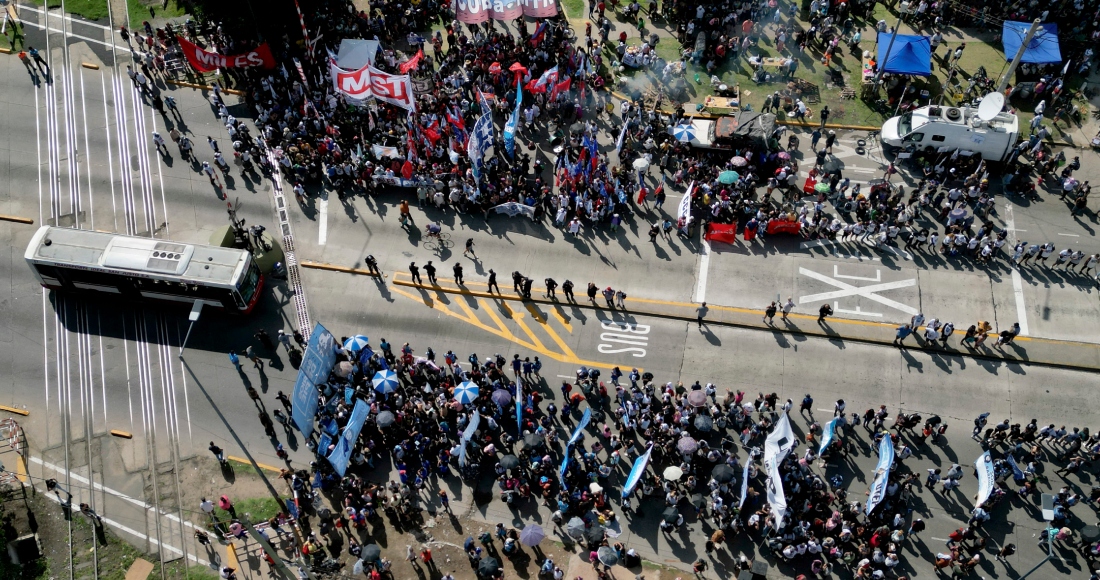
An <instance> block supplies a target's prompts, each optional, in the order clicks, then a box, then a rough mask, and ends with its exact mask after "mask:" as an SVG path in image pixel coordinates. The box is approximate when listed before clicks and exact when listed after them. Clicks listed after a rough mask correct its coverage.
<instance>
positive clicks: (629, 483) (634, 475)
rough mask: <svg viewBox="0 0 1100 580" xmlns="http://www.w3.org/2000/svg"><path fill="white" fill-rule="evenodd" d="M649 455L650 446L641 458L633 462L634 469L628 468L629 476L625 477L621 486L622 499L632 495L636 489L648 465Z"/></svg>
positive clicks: (651, 450) (651, 447)
mask: <svg viewBox="0 0 1100 580" xmlns="http://www.w3.org/2000/svg"><path fill="white" fill-rule="evenodd" d="M650 453H653V445H650V446H649V449H646V450H645V453H644V454H642V456H641V457H639V458H637V459H635V460H634V467H631V468H630V475H627V476H626V483H624V484H623V499H626V498H628V497H630V494H631V493H634V488H636V487H638V482H639V481H641V479H642V474H643V473H645V467H646V465H647V464H648V463H649V454H650Z"/></svg>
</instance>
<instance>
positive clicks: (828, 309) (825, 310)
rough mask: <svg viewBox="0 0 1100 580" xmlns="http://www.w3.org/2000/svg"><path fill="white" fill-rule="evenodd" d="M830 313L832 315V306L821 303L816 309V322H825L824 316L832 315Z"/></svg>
mask: <svg viewBox="0 0 1100 580" xmlns="http://www.w3.org/2000/svg"><path fill="white" fill-rule="evenodd" d="M832 315H833V307H832V306H829V305H828V304H822V305H821V308H820V309H818V311H817V323H818V324H821V323H823V322H825V317H826V316H832Z"/></svg>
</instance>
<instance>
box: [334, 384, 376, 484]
mask: <svg viewBox="0 0 1100 580" xmlns="http://www.w3.org/2000/svg"><path fill="white" fill-rule="evenodd" d="M369 413H370V405H368V404H367V403H366V402H364V401H363V399H359V400H357V401H355V408H354V409H352V410H351V417H350V418H348V424H347V426H345V427H344V432H343V433H341V434H340V438H339V439H337V440H336V447H335V448H334V449H333V450H332V453H329V455H328V462H329V463H331V464H332V468H333V469H335V470H336V473H339V474H340V477H344V472H345V471H346V470H347V468H348V462H349V461H350V460H351V454H352V452H353V451H355V441H356V440H357V439H359V431H361V430H362V429H363V423H364V422H365V421H366V420H367V415H368V414H369Z"/></svg>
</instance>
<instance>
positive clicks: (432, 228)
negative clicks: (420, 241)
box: [424, 222, 443, 238]
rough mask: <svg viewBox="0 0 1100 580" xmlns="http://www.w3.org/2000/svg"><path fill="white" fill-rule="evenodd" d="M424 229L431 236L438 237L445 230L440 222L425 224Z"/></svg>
mask: <svg viewBox="0 0 1100 580" xmlns="http://www.w3.org/2000/svg"><path fill="white" fill-rule="evenodd" d="M424 231H425V232H426V233H427V234H428V235H429V236H432V237H436V238H438V237H439V232H441V231H443V228H441V227H439V224H437V223H434V222H433V223H429V224H428V225H426V226H424Z"/></svg>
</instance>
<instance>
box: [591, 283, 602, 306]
mask: <svg viewBox="0 0 1100 580" xmlns="http://www.w3.org/2000/svg"><path fill="white" fill-rule="evenodd" d="M599 291H600V289H599V288H597V287H596V284H595V283H594V282H589V283H588V299H589V300H591V301H592V303H593V304H595V303H596V294H597V293H598V292H599Z"/></svg>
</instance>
